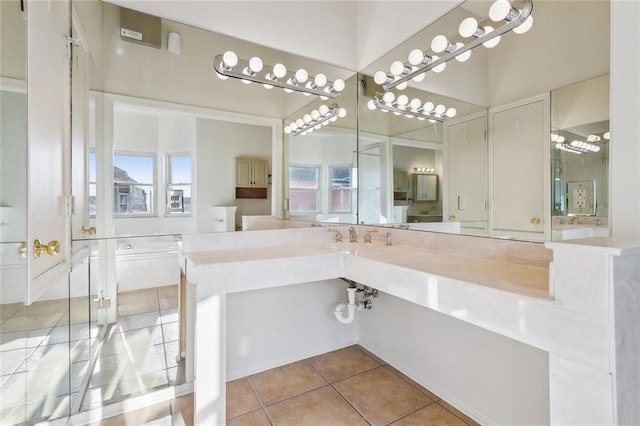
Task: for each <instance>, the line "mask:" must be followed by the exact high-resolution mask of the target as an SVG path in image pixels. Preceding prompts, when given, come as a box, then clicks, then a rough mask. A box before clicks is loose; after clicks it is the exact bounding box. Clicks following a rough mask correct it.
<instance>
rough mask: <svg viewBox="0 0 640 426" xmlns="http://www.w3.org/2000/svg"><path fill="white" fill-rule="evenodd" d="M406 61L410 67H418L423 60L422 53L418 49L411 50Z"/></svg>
mask: <svg viewBox="0 0 640 426" xmlns="http://www.w3.org/2000/svg"><path fill="white" fill-rule="evenodd" d="M408 59H409V63H410V64H411V65H420V64H421V63H422V61H423V60H424V52H423V51H422V50H420V49H413V50H412V51H411V52H409V58H408Z"/></svg>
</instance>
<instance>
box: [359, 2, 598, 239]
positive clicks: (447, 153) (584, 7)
mask: <svg viewBox="0 0 640 426" xmlns="http://www.w3.org/2000/svg"><path fill="white" fill-rule="evenodd" d="M491 3H492V2H482V1H467V2H464V3H462V4H461V5H460V6H458V7H456V8H455V9H453V10H452V11H451V12H449V13H448V14H446V15H444V16H443V17H442V18H441V19H439V20H438V21H436V22H434V23H433V24H431V25H429V26H428V27H426V28H425V29H424V30H422V31H420V32H419V33H417V34H416V35H414V36H413V37H411V38H409V39H408V40H406V41H405V42H404V43H402V44H400V45H399V46H397V47H396V48H394V49H392V50H391V51H390V52H388V53H387V54H385V55H383V56H382V57H381V58H380V59H379V60H377V61H375V62H374V63H372V64H371V65H369V66H367V67H365V69H364V70H361V72H363V73H364V74H365V75H368V76H373V75H374V74H375V72H377V71H380V70H382V71H385V72H389V67H390V65H391V64H392V63H393V62H394V61H403V62H404V61H406V60H407V55H408V54H409V52H410V51H412V50H413V49H421V50H423V51H428V50H429V49H430V45H431V40H432V39H433V38H434V37H435V36H436V35H439V34H443V35H445V36H448V37H450V38H451V37H453V36H457V34H458V26H459V25H460V23H461V22H462V20H463V19H465V18H468V17H474V18H476V19H477V20H478V21H482V20H484V19H486V18H487V16H488V9H489V7H490V5H491ZM575 7H576V4H575V3H573V2H552V1H543V0H537V1H536V0H534V7H533V16H534V25H533V27H532V28H531V29H530V30H529V31H528V32H526V33H525V34H515V33H513V32H509V33H507V34H504V35H503V36H502V37H501V40H500V43H499V44H498V45H497V46H495V47H493V48H490V49H489V48H485V47H483V46H479V47H477V48H475V49H473V50H472V51H471V52H472V54H471V57H470V59H469V60H467V61H466V62H463V63H460V62H458V61H456V60H452V61H449V62H448V63H447V65H446V69H444V70H443V71H442V72H440V73H434V72H433V71H429V72H428V73H427V74H426V75H425V78H424V80H422V81H421V82H415V81H411V80H410V81H409V87H408V89H405V90H404V91H401V90H397V89H393V93H394V95H395V97H396V99H397V98H398V96H400V95H402V94H405V95H407V97H408V99H409V100H411V99H412V98H413V97H414V95H413V94H410V91H411V90H421V91H424V92H427V93H429V94H432V95H433V94H435V95H439V96H444V97H445V98H448V99H451V100H456V101H464V102H467V103H470V104H472V105H477V106H478V107H477V109H476V110H475V111H469V112H468V114H462V113H460V111H458V114H457V116H456V117H455V118H453V119H451V120H447V121H446V122H445V123H444V124H443V125H435V126H434V129H432V130H431V131H430V133H431V134H432V136H431V138H430V139H429V138H428V137H424V138H422V142H423V143H433V142H434V141H433V139H437V138H434V137H433V135H436V134H438V132H437V131H436V130H435V129H437V128H438V127H439V126H440V127H443V129H441V130H442V131H441V132H439V135H438V137H439V138H440V139H441V140H439V141H436V143H440V144H442V146H443V148H442V149H440V150H438V149H436V150H435V152H436V154H435V155H434V157H433V158H434V164H433V165H431V164H427V163H428V162H429V161H430V160H429V159H427V158H425V159H424V160H422V161H424V162H425V164H420V165H416V166H412V167H424V168H429V169H434V173H436V174H438V175H439V178H440V180H439V186H440V189H441V192H440V194H441V197H439V198H440V199H439V200H436V201H432V202H431V203H432V205H429V206H428V207H426V206H425V207H420V208H417V209H415V208H414V209H415V210H417V213H418V214H416V215H415V216H419V215H420V214H426V215H429V214H433V213H439V214H442V216H443V217H442V220H441V222H443V223H442V225H443V226H444V225H446V224H447V223H448V222H453V223H457V225H456V226H454V229H455V228H456V227H457V228H459V229H460V231H459V232H460V233H463V234H470V235H482V236H490V237H498V238H513V239H525V240H534V241H541V240H546V239H550V237H551V232H550V231H551V222H552V221H551V212H550V211H549V212H545V213H544V214H542V213H539V214H533V213H531V214H529V215H528V216H526V222H525V223H523V224H522V225H521V226H520V227H511V223H510V221H509V220H508V219H509V216H511V215H512V213H511V210H513V209H511V207H512V206H517V205H518V204H520V203H522V201H527V202H528V203H531V202H532V200H533V198H532V197H533V195H529V192H530V191H533V189H534V188H532V187H531V185H535V186H536V187H537V186H539V187H540V189H539V190H538V189H535V191H533V192H531V193H535V194H536V195H535V199H536V200H538V201H537V203H538V205H539V206H540V208H541V209H543V210H546V209H547V207H546V206H548V205H549V201H548V200H549V199H551V197H552V191H551V186H552V185H551V184H549V183H548V181H550V177H549V176H547V177H545V174H546V173H548V172H546V170H550V169H551V165H550V164H549V161H550V159H548V160H544V158H543V156H542V155H540V158H541V159H542V161H541V162H540V166H539V169H541V170H542V169H544V170H545V172H542V171H541V172H540V173H542V174H541V175H540V178H536V179H535V182H528V183H527V182H523V183H522V184H520V183H516V184H514V185H519V186H520V189H521V191H519V192H520V193H521V195H518V191H515V190H514V191H511V192H510V194H509V197H508V198H509V200H510V201H509V203H508V204H509V206H507V207H508V208H509V209H510V210H508V211H505V213H504V214H501V215H500V216H498V214H497V212H498V211H499V210H500V209H502V208H504V207H505V204H504V203H503V202H502V200H503V199H504V197H502V196H501V195H502V194H500V193H499V192H496V191H499V190H502V188H503V187H505V185H503V184H500V182H504V179H505V176H510V177H509V180H512V179H516V178H517V174H514V171H510V170H512V169H513V170H517V169H518V167H517V164H516V163H517V162H518V161H521V159H522V158H521V157H520V159H519V158H517V157H513V158H512V156H506V157H505V156H500V155H498V153H497V151H496V150H495V149H494V148H495V147H496V146H498V145H495V144H494V140H493V138H494V135H495V133H493V129H492V128H490V127H489V123H490V122H494V121H495V119H496V118H497V117H498V115H495V114H497V113H499V112H503V111H509V110H510V109H511V108H515V107H516V106H517V105H516V104H518V103H524V104H526V103H528V102H531V98H532V97H535V96H539V95H541V94H544V93H545V92H546V93H549V92H550V91H552V90H554V89H558V88H562V87H565V86H568V85H571V84H572V83H575V82H578V81H583V80H586V79H590V78H592V77H595V76H600V75H603V74H607V73H608V70H609V2H608V1H584V2H580V13H579V14H576V13H575ZM377 90H379V87H378V88H376V90H368V92H369V96H366V95H365V96H362V97H361V98H360V99H359V109H360V112H361V118H360V120H359V123H358V124H359V136H360V135H365V136H367V135H368V133H369V132H372V130H371V129H375V128H376V127H380V123H379V122H377V121H376V118H377V117H379V115H380V114H378V115H377V116H374V115H371V114H367V111H366V108H365V105H366V103H367V102H368V100H369V99H371V98H370V96H371V94H372V93H371V92H375V91H377ZM365 93H366V92H365ZM449 102H451V101H449ZM545 102H546V101H545ZM442 103H443V104H445V105H446V102H445V101H443V102H442ZM541 104H542V101H541ZM545 105H546V104H545ZM556 107H557V104H556V103H555V102H553V104H552V106H551V110H552V113H551V114H556V112H555V111H553V109H554V108H556ZM545 108H546V107H545ZM483 110H484V111H485V113H484V118H482V114H483V113H482V111H483ZM523 111H524V109H523ZM547 111H548V110H547ZM373 112H377V111H373ZM474 113H477V114H479V115H478V116H475V115H474ZM543 114H544V113H543ZM546 114H549V113H548V112H547V113H546ZM607 117H608V112H607ZM396 118H398V119H404V120H405V121H406V122H413V123H416V120H415V119H408V118H405V117H403V116H396ZM549 118H550V117H548V115H547V118H546V119H545V120H546V122H547V123H548V122H549ZM607 119H608V118H607ZM518 120H520V119H518ZM601 121H603V120H601ZM540 122H541V123H542V122H543V120H540ZM461 123H462V124H461ZM413 125H414V126H415V125H417V124H413ZM542 126H543V127H544V126H545V125H544V124H542ZM546 126H549V125H548V124H546ZM427 128H428V126H425V129H427ZM471 129H475V130H473V131H475V132H476V133H478V134H479V135H480V134H482V133H484V132H485V131H488V132H487V133H486V135H487V136H488V137H487V138H486V142H484V144H485V145H484V148H482V149H480V148H479V147H480V146H481V145H482V144H483V143H482V140H484V139H485V137H484V135H482V136H481V137H479V138H476V139H478V143H476V144H475V146H476V147H478V148H473V149H465V148H463V145H462V144H455V143H447V139H449V142H454V139H453V138H454V135H457V136H456V137H458V140H462V139H461V138H464V137H465V136H464V135H467V136H469V135H470V133H469V132H470V131H471ZM543 130H544V129H542V128H540V133H539V134H540V135H546V134H547V133H548V132H549V131H550V126H549V127H547V130H544V131H543ZM574 130H575V129H574ZM594 131H595V130H594ZM375 132H376V131H375V130H373V133H375ZM386 135H387V136H389V137H391V136H395V134H394V133H392V132H390V133H387V134H386ZM543 143H544V144H549V140H547V139H546V136H541V137H540V144H543ZM396 145H397V144H392V146H393V147H394V148H393V149H392V150H391V152H392V153H396V152H397V155H400V156H402V155H405V156H406V155H407V154H406V153H402V151H401V149H400V148H396ZM541 146H542V145H541ZM547 146H548V145H547ZM431 149H433V148H431ZM546 149H547V148H546ZM546 149H545V150H546ZM461 155H462V156H461ZM546 157H547V158H548V157H549V155H548V154H547V155H546ZM465 158H466V159H465ZM438 159H439V160H440V164H441V165H438V164H437V163H438ZM359 160H362V156H361V157H360V158H359ZM364 161H367V160H364ZM447 165H448V166H449V167H447ZM507 165H508V167H506V166H507ZM381 167H384V168H385V172H384V173H381V177H382V179H386V182H381V184H380V190H379V192H380V194H386V195H385V197H386V198H385V199H384V200H382V201H381V202H380V203H377V202H376V203H374V204H373V205H371V207H370V208H371V209H372V212H371V213H370V214H369V213H367V211H366V210H367V208H369V207H368V205H367V204H366V203H365V204H362V203H361V206H360V207H361V209H360V211H359V213H360V217H362V218H367V219H368V220H371V222H369V221H368V220H365V223H371V224H373V223H383V224H384V223H394V222H395V223H397V221H398V218H401V220H404V216H403V215H404V213H403V211H402V209H400V208H396V209H395V210H396V214H393V213H392V212H390V211H389V210H387V211H386V212H384V213H383V214H381V215H378V213H377V212H378V210H379V205H380V204H382V205H384V204H385V203H386V205H387V206H396V207H399V205H405V207H404V208H405V209H406V210H407V211H409V210H410V209H411V208H412V206H411V205H410V204H411V201H412V200H409V199H408V195H407V196H406V197H407V200H406V201H405V200H403V199H402V198H404V197H405V196H404V195H402V194H397V193H398V192H400V193H402V192H403V191H396V190H395V189H396V188H397V187H398V186H397V185H395V183H394V177H395V176H397V177H398V179H401V180H403V179H404V174H401V173H397V172H398V171H400V170H399V169H403V167H401V168H399V167H398V165H397V164H396V163H395V160H389V161H387V163H386V164H381ZM502 169H504V170H502ZM578 178H579V177H576V179H578ZM600 180H604V178H602V179H600ZM565 181H566V179H565ZM410 182H411V179H408V184H410ZM468 182H475V183H476V185H475V186H474V187H468ZM514 182H515V181H514ZM565 183H566V182H565ZM598 184H599V183H598ZM385 185H386V188H392V189H394V190H393V191H389V190H385ZM596 192H597V190H596ZM410 193H411V192H407V194H410ZM519 196H520V197H525V198H523V199H522V200H520V199H518V197H519ZM597 196H598V197H605V198H606V197H607V195H606V194H601V193H598V194H597ZM497 200H500V202H497ZM600 201H602V204H601V206H602V205H606V201H603V200H602V198H600ZM439 203H441V204H442V205H441V206H440V205H439ZM382 210H383V211H384V208H383V209H382ZM548 210H551V209H550V208H549V209H548ZM394 216H395V217H394ZM409 216H411V215H408V217H407V220H406V224H407V225H409V229H414V228H415V227H414V226H413V225H412V222H413V221H415V220H420V218H419V217H418V218H416V217H413V218H410V217H409ZM378 217H379V220H378V221H377V222H376V218H378ZM389 218H391V220H389ZM435 218H436V219H435V220H437V219H439V218H438V215H435ZM360 221H362V220H361V219H360ZM507 222H509V223H507ZM529 222H531V223H529ZM600 222H601V224H604V223H605V221H604V220H602V219H601V220H600ZM553 223H554V224H555V220H554V221H553ZM435 228H437V227H435ZM604 228H606V225H605V226H604ZM430 230H432V229H430ZM450 231H451V229H450V228H444V227H443V232H450Z"/></svg>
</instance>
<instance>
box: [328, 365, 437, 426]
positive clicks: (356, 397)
mask: <svg viewBox="0 0 640 426" xmlns="http://www.w3.org/2000/svg"><path fill="white" fill-rule="evenodd" d="M334 386H335V387H336V389H337V390H338V391H339V392H340V393H341V394H342V395H343V396H344V397H345V398H346V399H347V401H349V402H350V403H351V404H352V405H353V406H354V407H355V408H356V409H357V410H358V411H359V412H360V413H361V414H362V415H363V416H364V418H365V419H367V421H369V422H370V423H372V424H374V425H382V424H389V423H391V422H393V421H396V420H398V419H400V418H401V417H404V416H406V415H407V414H410V413H412V412H414V411H417V410H419V409H420V408H423V407H426V406H427V405H429V404H431V403H432V402H433V400H432V399H431V398H429V397H428V396H426V395H425V394H423V393H422V392H420V391H419V390H417V389H416V388H414V387H413V386H411V385H410V384H408V383H407V382H405V381H404V380H402V379H401V378H400V377H399V376H398V375H397V374H395V373H393V372H392V371H391V370H390V369H389V368H388V367H386V366H384V367H379V368H376V369H374V370H370V371H367V372H365V373H362V374H358V375H357V376H353V377H350V378H348V379H345V380H342V381H340V382H337V383H335V384H334Z"/></svg>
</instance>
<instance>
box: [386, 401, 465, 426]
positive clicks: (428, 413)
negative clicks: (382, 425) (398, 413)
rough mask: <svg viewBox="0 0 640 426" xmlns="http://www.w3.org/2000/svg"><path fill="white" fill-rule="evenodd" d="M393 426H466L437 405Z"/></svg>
mask: <svg viewBox="0 0 640 426" xmlns="http://www.w3.org/2000/svg"><path fill="white" fill-rule="evenodd" d="M393 425H394V426H423V425H442V426H467V424H466V423H465V422H463V421H462V420H461V419H460V418H459V417H457V416H456V415H454V414H453V413H452V412H450V411H448V410H446V409H445V408H443V407H442V406H441V405H439V404H431V405H429V406H427V407H425V408H423V409H421V410H419V411H417V412H416V413H414V414H411V415H410V416H407V417H405V418H403V419H401V420H399V421H397V422H395V423H393Z"/></svg>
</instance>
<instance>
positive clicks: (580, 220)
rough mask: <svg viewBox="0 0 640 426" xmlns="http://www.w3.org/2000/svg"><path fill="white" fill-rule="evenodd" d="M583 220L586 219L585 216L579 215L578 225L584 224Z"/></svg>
mask: <svg viewBox="0 0 640 426" xmlns="http://www.w3.org/2000/svg"><path fill="white" fill-rule="evenodd" d="M583 221H584V216H580V215H578V225H582V222H583Z"/></svg>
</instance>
